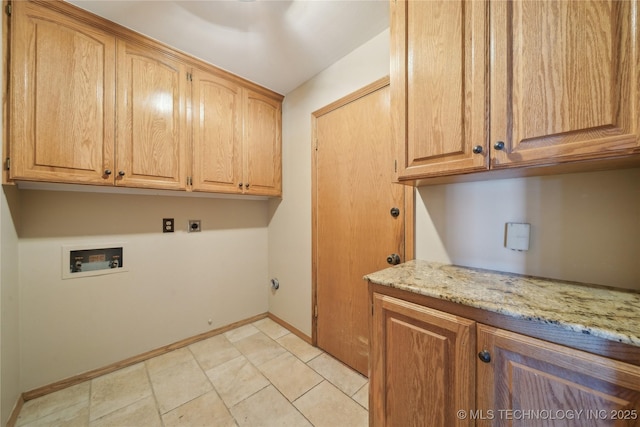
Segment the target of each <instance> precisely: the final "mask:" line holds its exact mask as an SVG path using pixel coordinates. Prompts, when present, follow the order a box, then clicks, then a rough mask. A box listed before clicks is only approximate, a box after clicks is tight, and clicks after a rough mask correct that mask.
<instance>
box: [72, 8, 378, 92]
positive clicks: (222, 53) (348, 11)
mask: <svg viewBox="0 0 640 427" xmlns="http://www.w3.org/2000/svg"><path fill="white" fill-rule="evenodd" d="M69 2H70V3H73V4H75V5H76V6H79V7H81V8H83V9H86V10H89V11H91V12H93V13H95V14H97V15H100V16H102V17H105V18H107V19H109V20H111V21H114V22H117V23H118V24H120V25H123V26H125V27H128V28H131V29H133V30H135V31H138V32H140V33H143V34H145V35H147V36H150V37H152V38H154V39H156V40H159V41H161V42H163V43H166V44H168V45H170V46H173V47H175V48H178V49H180V50H182V51H184V52H186V53H189V54H191V55H193V56H196V57H198V58H201V59H203V60H205V61H207V62H209V63H211V64H213V65H216V66H218V67H220V68H223V69H225V70H227V71H230V72H232V73H233V74H236V75H239V76H241V77H244V78H245V79H248V80H251V81H253V82H256V83H258V84H259V85H261V86H265V87H267V88H269V89H272V90H274V91H276V92H278V93H280V94H283V95H286V94H287V93H288V92H290V91H291V90H293V89H295V88H296V87H298V86H299V85H300V84H302V83H304V82H305V81H307V80H308V79H310V78H311V77H313V76H314V75H316V74H317V73H319V72H320V71H322V70H324V69H325V68H327V67H328V66H329V65H331V64H333V63H334V62H335V61H337V60H338V59H340V58H342V57H343V56H345V55H346V54H348V53H349V52H351V51H353V50H354V49H355V48H357V47H358V46H360V45H362V44H363V43H364V42H366V41H368V40H370V39H371V38H372V37H374V36H376V35H378V34H380V33H381V32H382V31H384V30H385V29H386V28H387V27H388V26H389V5H388V2H387V1H386V0H255V1H251V0H214V1H204V0H201V1H192V0H172V1H170V0H164V1H162V0H123V1H120V0H99V1H96V0H69Z"/></svg>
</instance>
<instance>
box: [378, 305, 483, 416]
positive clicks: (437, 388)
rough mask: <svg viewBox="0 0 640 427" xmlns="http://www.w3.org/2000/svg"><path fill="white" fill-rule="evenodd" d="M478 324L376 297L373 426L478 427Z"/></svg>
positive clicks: (428, 309)
mask: <svg viewBox="0 0 640 427" xmlns="http://www.w3.org/2000/svg"><path fill="white" fill-rule="evenodd" d="M474 325H475V322H473V321H471V320H467V319H464V318H461V317H457V316H454V315H451V314H448V313H444V312H441V311H437V310H432V309H430V308H426V307H423V306H420V305H417V304H413V303H410V302H407V301H403V300H400V299H397V298H393V297H390V296H386V295H381V294H377V293H376V294H374V296H373V325H372V326H373V327H372V329H371V334H372V335H371V340H370V342H371V350H370V353H369V354H370V358H371V359H370V364H371V365H370V369H371V372H370V374H369V381H370V395H369V399H370V403H369V416H370V424H371V425H373V426H431V427H437V426H443V427H445V426H447V427H449V426H472V425H473V422H472V420H470V419H469V418H466V419H465V418H460V417H456V411H457V410H458V409H460V408H464V409H473V408H474V406H475V405H474V399H475V392H474V388H473V387H472V386H471V385H472V384H474V383H475V327H474Z"/></svg>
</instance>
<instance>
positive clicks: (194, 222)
mask: <svg viewBox="0 0 640 427" xmlns="http://www.w3.org/2000/svg"><path fill="white" fill-rule="evenodd" d="M187 231H189V233H196V232H198V231H200V220H199V219H190V220H189V229H188V230H187Z"/></svg>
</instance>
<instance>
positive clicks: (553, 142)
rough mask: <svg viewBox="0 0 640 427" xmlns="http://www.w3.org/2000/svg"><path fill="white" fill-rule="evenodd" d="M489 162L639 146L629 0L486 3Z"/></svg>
mask: <svg viewBox="0 0 640 427" xmlns="http://www.w3.org/2000/svg"><path fill="white" fill-rule="evenodd" d="M490 9H491V18H490V19H491V42H490V43H491V52H492V55H491V63H490V74H491V140H492V142H491V145H492V146H493V145H495V144H496V143H497V142H498V141H502V142H503V143H504V148H503V149H501V150H493V153H492V156H491V165H492V168H500V167H509V166H511V165H513V166H516V165H517V166H523V165H538V164H549V163H558V162H566V161H570V160H585V159H592V158H604V157H612V156H620V155H621V154H627V153H629V152H631V151H632V150H638V149H640V140H639V138H638V137H639V132H640V131H639V125H640V110H639V101H640V85H639V84H638V76H639V75H640V51H639V50H638V49H637V46H638V44H639V43H640V31H638V27H637V22H639V21H640V11H639V10H638V3H637V2H636V1H613V2H611V1H598V0H584V1H549V2H545V1H540V2H538V1H513V2H511V1H509V2H506V1H500V2H492V3H491V7H490Z"/></svg>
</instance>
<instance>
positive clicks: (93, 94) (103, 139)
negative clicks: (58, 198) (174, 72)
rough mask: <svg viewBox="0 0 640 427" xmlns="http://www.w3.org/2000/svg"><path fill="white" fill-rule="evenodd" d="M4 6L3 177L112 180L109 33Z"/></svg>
mask: <svg viewBox="0 0 640 427" xmlns="http://www.w3.org/2000/svg"><path fill="white" fill-rule="evenodd" d="M12 4H13V13H12V16H11V18H10V19H11V61H10V67H11V88H10V90H11V93H10V98H11V107H10V108H11V110H10V111H11V117H10V157H11V170H10V178H11V179H18V180H19V179H25V180H35V181H51V182H71V183H84V184H105V185H113V177H112V176H108V175H106V174H104V171H105V170H107V169H113V158H112V156H113V147H114V115H115V111H114V90H115V89H114V86H115V39H114V37H113V36H110V35H108V34H105V33H102V32H100V31H98V30H96V29H93V28H91V27H90V26H89V25H86V24H83V23H82V22H80V21H78V20H75V19H73V18H71V17H68V16H66V15H64V14H62V13H58V12H55V11H53V10H50V9H47V8H45V7H43V6H38V5H34V4H32V3H30V2H21V1H20V2H13V3H12Z"/></svg>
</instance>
